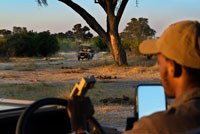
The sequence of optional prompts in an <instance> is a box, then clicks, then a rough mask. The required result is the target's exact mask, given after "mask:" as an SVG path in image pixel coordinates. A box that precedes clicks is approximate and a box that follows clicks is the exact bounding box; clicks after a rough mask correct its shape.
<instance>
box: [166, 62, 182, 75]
mask: <svg viewBox="0 0 200 134" xmlns="http://www.w3.org/2000/svg"><path fill="white" fill-rule="evenodd" d="M168 64H169V70H168V71H170V72H171V73H172V75H173V76H174V77H180V76H181V74H182V66H181V65H179V64H178V63H176V62H175V61H172V60H170V61H168Z"/></svg>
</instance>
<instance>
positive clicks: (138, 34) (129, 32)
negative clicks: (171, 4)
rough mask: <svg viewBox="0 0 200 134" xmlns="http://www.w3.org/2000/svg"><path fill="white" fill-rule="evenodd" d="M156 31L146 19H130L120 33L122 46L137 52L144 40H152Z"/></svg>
mask: <svg viewBox="0 0 200 134" xmlns="http://www.w3.org/2000/svg"><path fill="white" fill-rule="evenodd" d="M155 33H156V31H155V30H154V29H152V28H151V27H150V26H149V24H148V19H147V18H142V17H141V18H139V19H136V18H132V19H131V22H129V23H128V24H127V26H126V28H125V29H124V31H123V32H122V33H121V37H122V42H123V45H124V46H125V47H126V48H131V49H135V50H136V52H138V46H139V44H140V43H141V42H142V41H144V40H146V39H150V38H153V37H154V36H155Z"/></svg>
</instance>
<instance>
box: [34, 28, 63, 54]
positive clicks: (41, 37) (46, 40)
mask: <svg viewBox="0 0 200 134" xmlns="http://www.w3.org/2000/svg"><path fill="white" fill-rule="evenodd" d="M36 41H37V47H36V48H37V52H38V55H41V56H44V57H47V56H50V55H52V54H55V52H57V51H58V50H59V45H58V41H57V39H56V37H55V36H53V35H51V34H50V32H49V31H45V32H41V33H39V34H37V36H36Z"/></svg>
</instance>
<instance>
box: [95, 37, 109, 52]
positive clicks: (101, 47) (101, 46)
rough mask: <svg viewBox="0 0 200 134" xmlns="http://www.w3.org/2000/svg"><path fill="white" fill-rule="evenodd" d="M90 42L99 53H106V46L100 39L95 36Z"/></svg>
mask: <svg viewBox="0 0 200 134" xmlns="http://www.w3.org/2000/svg"><path fill="white" fill-rule="evenodd" d="M92 41H93V43H94V44H95V46H96V47H98V48H99V50H100V51H108V46H107V45H106V44H105V43H104V42H103V41H102V40H101V37H99V36H96V37H94V38H92Z"/></svg>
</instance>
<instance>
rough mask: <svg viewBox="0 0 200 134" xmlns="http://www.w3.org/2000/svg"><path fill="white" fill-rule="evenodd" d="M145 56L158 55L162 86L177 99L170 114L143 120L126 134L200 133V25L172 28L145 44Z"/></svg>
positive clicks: (187, 23)
mask: <svg viewBox="0 0 200 134" xmlns="http://www.w3.org/2000/svg"><path fill="white" fill-rule="evenodd" d="M139 49H140V52H141V53H143V54H157V60H158V63H159V65H160V77H161V82H162V85H163V87H164V89H165V92H166V95H167V96H168V97H173V98H175V100H174V101H173V102H172V104H171V105H170V107H169V108H168V110H167V111H164V112H157V113H154V114H152V115H150V116H146V117H143V118H141V119H140V120H139V121H137V122H136V123H134V126H133V129H132V130H129V131H126V132H124V134H173V133H187V132H190V131H192V130H195V129H200V24H199V23H198V22H197V21H181V22H178V23H175V24H172V25H170V26H169V27H168V28H167V30H166V31H165V32H164V33H163V34H162V36H161V37H160V38H159V39H157V40H147V41H144V42H143V43H142V44H141V45H140V47H139Z"/></svg>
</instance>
